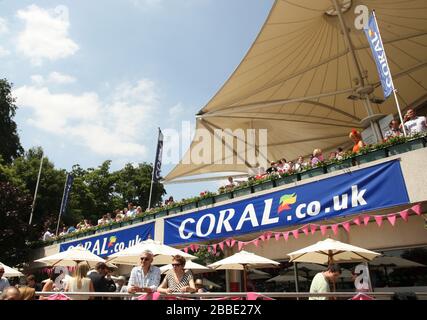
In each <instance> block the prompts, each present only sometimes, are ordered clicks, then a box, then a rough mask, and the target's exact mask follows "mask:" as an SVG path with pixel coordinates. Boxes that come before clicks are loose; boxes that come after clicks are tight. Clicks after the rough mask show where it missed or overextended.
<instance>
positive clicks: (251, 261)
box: [208, 250, 280, 291]
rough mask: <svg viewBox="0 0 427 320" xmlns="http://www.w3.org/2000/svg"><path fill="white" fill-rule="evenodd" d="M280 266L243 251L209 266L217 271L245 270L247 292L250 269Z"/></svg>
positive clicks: (244, 284) (244, 278) (244, 279)
mask: <svg viewBox="0 0 427 320" xmlns="http://www.w3.org/2000/svg"><path fill="white" fill-rule="evenodd" d="M279 264H280V263H278V262H276V261H274V260H270V259H267V258H264V257H261V256H257V255H256V254H254V253H251V252H247V251H244V250H242V251H240V252H238V253H235V254H233V255H232V256H230V257H228V258H225V259H222V260H220V261H217V262H215V263H212V264H210V265H208V267H210V268H214V269H216V270H226V269H227V270H243V282H244V283H243V287H244V290H245V291H247V290H246V278H247V277H246V273H247V270H248V269H249V268H255V267H269V266H277V265H279Z"/></svg>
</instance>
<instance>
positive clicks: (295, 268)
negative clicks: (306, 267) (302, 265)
mask: <svg viewBox="0 0 427 320" xmlns="http://www.w3.org/2000/svg"><path fill="white" fill-rule="evenodd" d="M294 277H295V292H297V293H298V292H299V288H298V287H299V285H298V266H297V262H294ZM297 300H299V298H298V297H297Z"/></svg>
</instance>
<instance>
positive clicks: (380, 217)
mask: <svg viewBox="0 0 427 320" xmlns="http://www.w3.org/2000/svg"><path fill="white" fill-rule="evenodd" d="M374 218H375V221H376V222H377V225H378V227H381V225H382V224H383V216H374Z"/></svg>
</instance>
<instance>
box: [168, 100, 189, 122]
mask: <svg viewBox="0 0 427 320" xmlns="http://www.w3.org/2000/svg"><path fill="white" fill-rule="evenodd" d="M184 111H185V110H184V106H183V105H182V103H181V102H179V103H177V104H176V105H174V106H173V107H172V108H170V109H169V117H170V119H174V120H175V119H178V118H180V117H181V116H182V115H183V113H184Z"/></svg>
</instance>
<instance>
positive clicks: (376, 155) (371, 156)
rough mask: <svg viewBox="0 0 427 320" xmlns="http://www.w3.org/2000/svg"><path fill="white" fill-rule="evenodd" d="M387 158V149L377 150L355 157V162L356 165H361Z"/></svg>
mask: <svg viewBox="0 0 427 320" xmlns="http://www.w3.org/2000/svg"><path fill="white" fill-rule="evenodd" d="M384 158H387V149H379V150H375V151H371V152H368V153H366V154H361V155H358V156H356V158H355V160H356V163H358V164H363V163H367V162H371V161H375V160H379V159H384Z"/></svg>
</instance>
